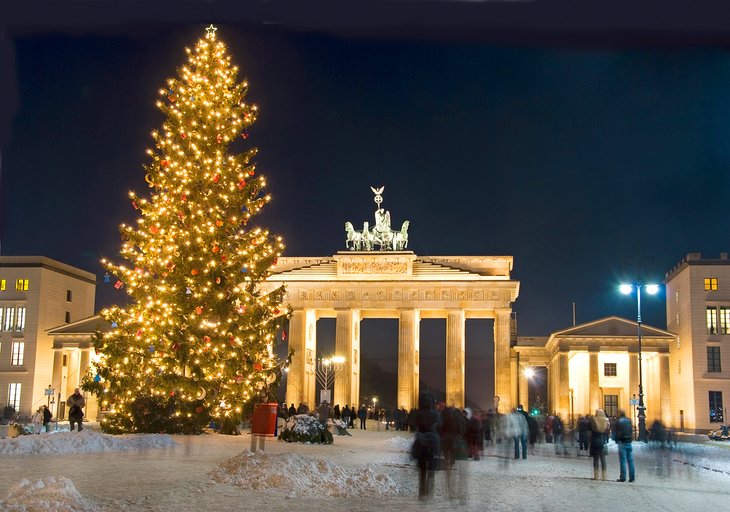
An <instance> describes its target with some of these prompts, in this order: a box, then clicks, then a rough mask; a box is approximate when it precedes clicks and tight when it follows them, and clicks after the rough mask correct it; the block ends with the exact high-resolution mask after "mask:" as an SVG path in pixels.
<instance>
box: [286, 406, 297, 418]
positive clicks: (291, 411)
mask: <svg viewBox="0 0 730 512" xmlns="http://www.w3.org/2000/svg"><path fill="white" fill-rule="evenodd" d="M288 413H289V417H290V418H291V417H292V416H296V414H297V408H296V407H294V404H293V403H292V404H291V405H290V406H289V411H288Z"/></svg>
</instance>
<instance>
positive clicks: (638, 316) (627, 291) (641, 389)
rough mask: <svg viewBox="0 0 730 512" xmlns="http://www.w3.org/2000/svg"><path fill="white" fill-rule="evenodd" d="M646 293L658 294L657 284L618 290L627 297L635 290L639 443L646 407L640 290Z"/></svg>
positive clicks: (628, 286) (643, 434) (639, 284)
mask: <svg viewBox="0 0 730 512" xmlns="http://www.w3.org/2000/svg"><path fill="white" fill-rule="evenodd" d="M642 289H643V290H644V291H646V293H648V294H649V295H656V294H657V293H658V292H659V285H658V284H643V283H640V282H637V283H634V284H622V285H621V286H620V288H619V290H620V291H621V293H623V294H624V295H629V294H630V293H631V292H632V291H634V290H636V324H637V325H638V339H639V405H638V407H637V408H636V409H637V411H638V415H637V418H638V420H639V441H643V442H646V439H647V435H646V407H644V385H643V377H642V375H641V374H642V372H641V290H642Z"/></svg>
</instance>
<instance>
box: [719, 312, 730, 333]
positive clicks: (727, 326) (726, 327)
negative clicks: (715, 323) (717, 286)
mask: <svg viewBox="0 0 730 512" xmlns="http://www.w3.org/2000/svg"><path fill="white" fill-rule="evenodd" d="M720 334H730V307H727V306H720Z"/></svg>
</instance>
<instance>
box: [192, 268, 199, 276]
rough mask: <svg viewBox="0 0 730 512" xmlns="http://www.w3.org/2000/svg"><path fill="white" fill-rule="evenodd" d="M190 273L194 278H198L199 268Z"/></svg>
mask: <svg viewBox="0 0 730 512" xmlns="http://www.w3.org/2000/svg"><path fill="white" fill-rule="evenodd" d="M190 273H191V274H192V275H194V276H197V275H198V269H197V268H194V269H193V270H191V271H190Z"/></svg>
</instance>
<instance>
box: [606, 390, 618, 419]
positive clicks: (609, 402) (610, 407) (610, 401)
mask: <svg viewBox="0 0 730 512" xmlns="http://www.w3.org/2000/svg"><path fill="white" fill-rule="evenodd" d="M603 411H604V412H605V413H606V416H608V417H609V418H615V417H616V416H618V395H603Z"/></svg>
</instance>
